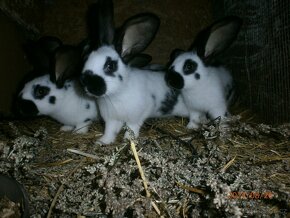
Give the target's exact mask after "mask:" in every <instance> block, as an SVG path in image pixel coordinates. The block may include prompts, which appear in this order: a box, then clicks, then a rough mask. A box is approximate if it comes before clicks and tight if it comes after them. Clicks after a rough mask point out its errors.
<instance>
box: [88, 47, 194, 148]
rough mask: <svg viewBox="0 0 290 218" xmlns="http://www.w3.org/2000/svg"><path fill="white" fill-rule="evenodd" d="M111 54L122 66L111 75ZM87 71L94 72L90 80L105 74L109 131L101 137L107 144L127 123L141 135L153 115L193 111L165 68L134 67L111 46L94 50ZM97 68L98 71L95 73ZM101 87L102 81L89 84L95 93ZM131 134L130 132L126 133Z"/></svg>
mask: <svg viewBox="0 0 290 218" xmlns="http://www.w3.org/2000/svg"><path fill="white" fill-rule="evenodd" d="M108 57H110V59H111V60H113V61H116V65H117V66H118V67H117V70H116V71H115V72H114V73H112V74H111V75H109V76H108V75H107V74H108V73H106V72H103V71H104V70H103V69H104V68H105V67H104V63H105V62H106V60H105V59H106V58H108ZM83 71H84V72H88V71H89V72H93V74H92V78H91V79H90V78H88V80H89V81H92V80H93V77H94V76H96V77H97V78H101V79H100V80H102V81H103V86H105V89H106V91H105V92H104V93H103V94H101V95H99V97H98V98H97V102H98V106H99V110H100V114H101V116H102V118H103V119H104V121H105V123H106V126H105V134H104V136H103V137H102V138H100V140H99V141H100V142H102V143H104V144H108V143H112V142H113V141H114V140H115V137H116V135H117V133H118V132H119V131H120V129H121V127H122V126H123V125H124V124H126V125H127V126H128V127H129V128H131V129H132V130H133V132H134V133H135V136H136V137H138V135H139V130H140V127H141V126H142V124H143V123H144V121H145V120H146V119H147V118H149V117H162V116H170V115H177V116H188V115H189V113H188V110H187V108H186V107H185V105H184V102H183V100H182V98H181V95H180V94H179V92H176V91H175V90H173V89H171V88H169V87H168V86H167V84H166V82H165V80H164V75H165V73H164V72H157V71H150V70H142V69H138V68H133V67H130V66H128V65H126V64H124V63H123V62H122V60H121V59H120V58H119V55H118V54H117V52H116V51H115V50H114V49H113V48H112V47H111V46H103V47H101V48H99V49H98V50H97V51H94V52H93V53H91V55H90V56H89V58H88V60H87V62H86V63H85V66H84V70H83ZM96 72H98V73H97V75H94V73H96ZM85 80H86V79H84V83H86V81H85ZM89 81H88V82H87V83H89ZM92 86H93V85H92ZM99 88H102V86H101V85H100V84H98V86H94V87H91V90H90V87H89V86H85V89H86V90H87V91H88V93H90V91H91V92H92V93H94V91H93V90H94V89H99ZM127 137H128V133H126V134H125V138H127Z"/></svg>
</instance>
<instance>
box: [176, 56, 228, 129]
mask: <svg viewBox="0 0 290 218" xmlns="http://www.w3.org/2000/svg"><path fill="white" fill-rule="evenodd" d="M188 59H191V60H193V61H195V62H196V63H197V64H198V67H197V70H196V73H198V74H199V75H200V79H198V80H197V79H196V78H195V75H194V74H189V75H185V74H184V73H183V65H184V62H185V61H186V60H188ZM171 67H173V69H174V71H175V72H177V73H178V74H180V75H181V76H182V77H183V80H184V87H183V89H182V97H183V98H184V102H185V104H186V106H187V107H188V109H189V111H190V121H189V123H188V125H187V127H188V128H198V126H199V123H200V118H201V117H202V116H203V115H204V114H205V113H208V114H209V116H210V117H211V118H212V119H215V118H217V117H221V118H223V117H224V116H225V114H226V113H227V102H226V96H225V95H226V89H228V87H229V86H230V87H231V86H232V77H231V75H230V73H229V71H227V70H226V69H225V68H224V67H210V66H209V67H207V66H205V65H204V64H203V62H202V60H201V59H200V58H199V57H198V56H197V55H196V53H194V52H186V53H183V54H181V55H179V56H178V57H177V58H176V59H175V60H174V61H173V63H172V65H171Z"/></svg>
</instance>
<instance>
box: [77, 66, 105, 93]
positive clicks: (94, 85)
mask: <svg viewBox="0 0 290 218" xmlns="http://www.w3.org/2000/svg"><path fill="white" fill-rule="evenodd" d="M80 83H81V85H82V86H83V87H84V89H85V90H86V91H87V92H88V94H90V95H92V96H95V97H101V96H103V95H105V94H106V91H107V86H106V82H105V80H104V79H103V78H102V77H100V76H98V75H93V74H92V72H91V71H90V70H87V71H85V72H84V73H83V74H82V75H81V77H80Z"/></svg>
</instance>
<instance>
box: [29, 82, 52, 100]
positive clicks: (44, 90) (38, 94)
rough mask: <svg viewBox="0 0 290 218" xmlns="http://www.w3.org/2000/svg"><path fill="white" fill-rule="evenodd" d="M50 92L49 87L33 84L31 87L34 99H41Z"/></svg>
mask: <svg viewBox="0 0 290 218" xmlns="http://www.w3.org/2000/svg"><path fill="white" fill-rule="evenodd" d="M49 92H50V88H49V87H47V86H41V85H35V86H34V87H33V97H34V98H35V99H43V98H44V97H45V96H47V95H48V94H49Z"/></svg>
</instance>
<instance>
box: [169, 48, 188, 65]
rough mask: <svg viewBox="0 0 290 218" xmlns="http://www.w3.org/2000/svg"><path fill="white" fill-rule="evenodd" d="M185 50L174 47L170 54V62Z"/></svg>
mask: <svg viewBox="0 0 290 218" xmlns="http://www.w3.org/2000/svg"><path fill="white" fill-rule="evenodd" d="M184 52H185V51H184V50H182V49H179V48H176V49H174V50H173V51H172V52H171V54H170V63H172V62H173V61H174V60H175V59H176V58H177V56H179V55H180V54H182V53H184Z"/></svg>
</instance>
